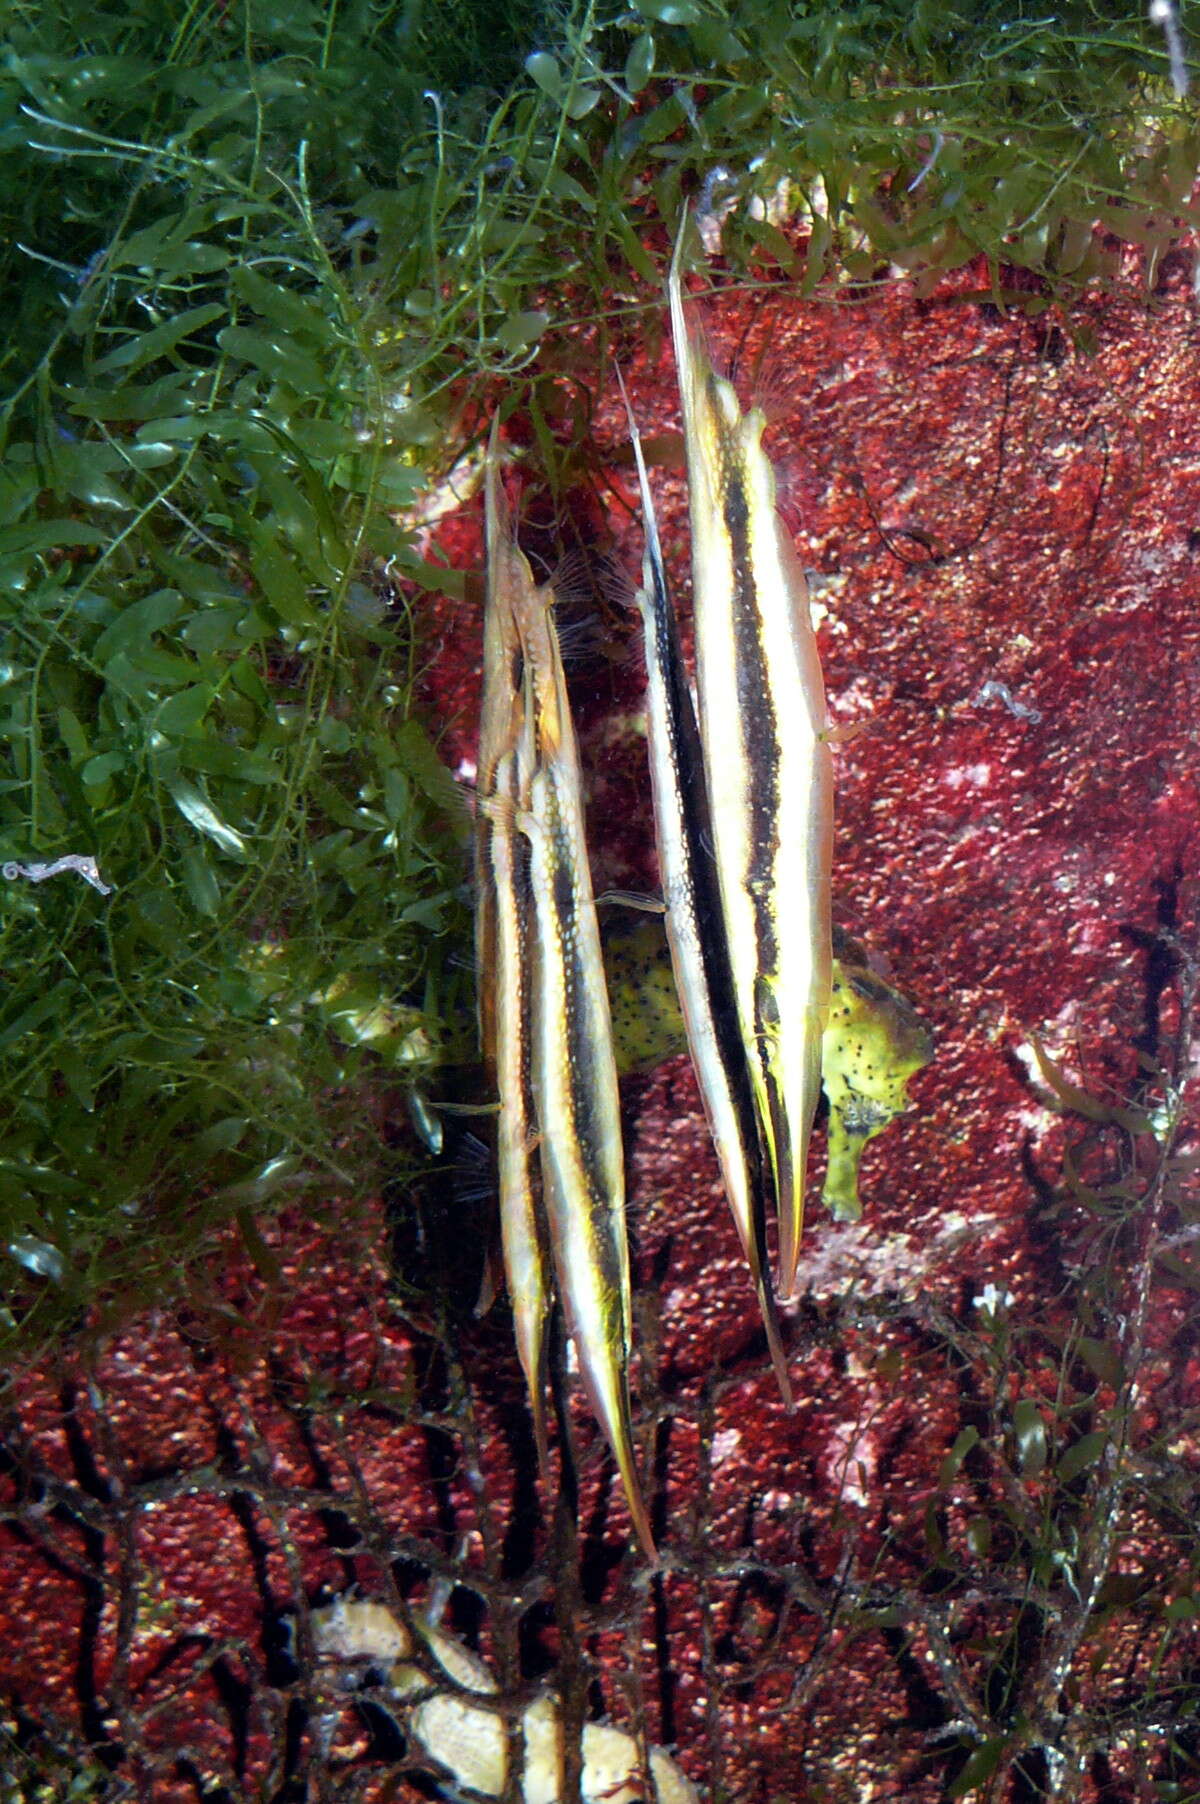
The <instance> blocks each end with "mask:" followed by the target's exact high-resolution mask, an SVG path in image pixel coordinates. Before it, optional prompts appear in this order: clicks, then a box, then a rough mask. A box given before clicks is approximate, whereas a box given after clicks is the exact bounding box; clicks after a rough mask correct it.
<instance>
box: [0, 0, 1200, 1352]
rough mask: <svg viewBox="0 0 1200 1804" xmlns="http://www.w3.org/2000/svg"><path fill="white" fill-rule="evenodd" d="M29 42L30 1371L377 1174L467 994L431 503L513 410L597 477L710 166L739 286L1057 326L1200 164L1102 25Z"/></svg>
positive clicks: (289, 17) (5, 411)
mask: <svg viewBox="0 0 1200 1804" xmlns="http://www.w3.org/2000/svg"><path fill="white" fill-rule="evenodd" d="M7 26H8V31H7V41H6V49H5V56H4V60H3V65H2V66H0V143H2V145H3V148H4V151H5V156H4V158H3V161H2V167H0V220H2V222H3V226H4V231H3V233H0V292H2V296H3V305H4V316H5V320H6V338H5V344H4V347H3V349H2V350H0V441H2V448H3V468H2V474H0V577H2V581H0V596H2V598H3V599H2V603H0V605H2V607H3V616H4V626H5V634H6V637H5V651H4V657H3V663H2V665H0V679H2V680H0V708H2V711H3V725H4V730H5V734H6V737H7V739H8V741H9V743H10V745H11V746H12V748H13V749H12V762H11V767H10V769H9V770H8V772H7V773H6V775H5V778H4V782H3V785H2V786H0V858H2V860H3V862H4V863H5V864H21V865H24V866H25V867H29V866H33V865H40V864H45V863H47V862H52V861H53V860H55V859H57V858H59V857H62V856H64V855H77V856H85V857H94V858H95V859H96V860H97V863H98V867H99V871H100V873H101V877H102V879H103V881H104V882H105V883H106V884H107V885H109V886H110V888H111V893H110V894H107V895H103V894H101V892H100V891H99V890H96V889H93V888H91V887H89V886H88V885H87V884H86V883H85V882H84V881H83V880H82V879H80V878H78V877H77V876H74V875H72V874H70V873H66V874H63V875H60V876H58V877H55V878H54V879H47V880H46V881H45V882H44V883H41V884H36V883H34V882H33V881H31V880H30V879H28V878H21V877H17V878H12V879H6V880H5V882H4V885H3V889H2V890H0V947H2V951H3V961H4V970H5V976H6V985H5V995H4V1001H3V1007H2V1011H0V1117H2V1118H3V1123H4V1139H3V1149H2V1154H0V1246H3V1247H5V1248H7V1254H6V1258H7V1262H8V1271H7V1273H6V1277H7V1286H6V1288H7V1290H8V1292H9V1300H8V1303H7V1305H6V1309H7V1313H6V1315H5V1316H4V1319H3V1323H2V1324H0V1331H2V1332H3V1333H4V1334H5V1335H6V1336H8V1337H9V1338H10V1339H13V1338H14V1337H15V1340H16V1342H18V1343H20V1344H24V1345H26V1346H31V1345H33V1344H34V1343H35V1341H36V1338H37V1336H38V1335H39V1334H41V1333H45V1332H50V1331H51V1330H53V1329H56V1328H58V1327H61V1326H62V1325H63V1324H65V1323H68V1322H74V1321H78V1320H79V1319H81V1315H82V1313H83V1312H85V1311H86V1309H87V1307H88V1306H89V1304H90V1303H91V1302H92V1301H93V1300H95V1299H97V1298H99V1299H101V1300H103V1299H105V1298H110V1299H111V1298H116V1297H120V1298H121V1299H122V1306H128V1305H129V1304H130V1303H136V1302H138V1301H145V1300H147V1299H149V1298H157V1297H159V1296H160V1295H164V1294H166V1293H167V1292H168V1291H169V1290H170V1289H171V1288H172V1287H173V1286H177V1284H178V1283H179V1282H180V1281H181V1279H180V1274H181V1273H185V1272H186V1268H187V1265H188V1261H189V1259H190V1258H191V1256H192V1253H193V1252H194V1250H195V1249H196V1248H197V1247H198V1246H200V1245H202V1244H203V1242H204V1237H205V1234H206V1231H207V1230H208V1228H209V1227H210V1226H211V1225H212V1224H213V1223H215V1222H216V1221H219V1220H222V1219H225V1218H226V1217H227V1216H228V1215H229V1214H231V1213H232V1214H235V1215H236V1214H238V1212H239V1211H240V1212H241V1214H242V1216H243V1218H245V1219H247V1220H249V1219H250V1218H251V1216H252V1214H253V1212H254V1211H255V1210H258V1209H260V1208H262V1209H265V1208H268V1207H277V1206H279V1205H280V1203H281V1202H283V1201H286V1200H288V1199H289V1198H292V1197H294V1196H296V1195H297V1194H300V1193H303V1194H304V1195H305V1196H306V1198H307V1199H308V1201H309V1203H310V1204H311V1203H312V1202H313V1201H314V1200H315V1199H319V1198H320V1197H322V1196H326V1195H330V1194H332V1193H333V1192H336V1191H342V1192H344V1191H347V1190H349V1189H354V1190H358V1191H365V1190H368V1189H369V1188H370V1187H371V1186H373V1185H375V1184H377V1183H379V1182H381V1181H382V1180H383V1179H384V1177H385V1176H386V1175H387V1174H388V1173H389V1172H391V1171H393V1170H394V1169H395V1166H396V1161H397V1159H398V1158H399V1157H400V1155H399V1154H398V1153H397V1152H396V1151H395V1150H394V1149H393V1148H391V1147H389V1146H388V1144H387V1143H386V1136H384V1135H383V1134H382V1133H381V1130H380V1128H379V1125H378V1123H379V1107H378V1105H377V1101H376V1097H375V1094H374V1093H375V1092H377V1091H379V1090H380V1089H386V1087H387V1086H388V1085H389V1084H392V1083H394V1082H395V1081H396V1073H397V1070H398V1068H403V1070H404V1073H405V1075H406V1076H407V1075H409V1073H410V1068H413V1067H417V1068H419V1067H420V1066H421V1065H422V1063H423V1062H429V1063H432V1062H434V1061H435V1060H436V1056H437V1050H438V1046H439V1043H440V1042H441V1040H442V1039H443V1038H444V1037H445V1035H446V1033H447V1031H448V1029H447V1023H454V1022H456V1021H457V1020H458V1019H459V1018H461V1017H462V1016H463V1015H464V1014H465V1012H466V1011H467V1010H468V1009H469V1006H470V1004H469V999H468V997H467V996H466V993H465V992H466V988H467V979H466V977H465V976H464V975H463V974H461V973H460V972H459V971H458V970H457V968H456V966H455V963H454V959H453V956H452V954H453V952H454V949H455V947H456V946H457V945H460V944H462V943H464V942H465V939H466V936H467V929H466V899H465V897H464V895H463V892H462V885H463V875H464V868H465V867H464V861H463V856H462V847H461V837H462V832H461V829H462V822H461V819H459V818H456V810H455V809H454V808H453V807H452V806H451V805H450V804H449V800H448V794H447V788H448V785H447V781H446V780H445V779H444V777H443V776H442V775H441V773H440V772H439V771H438V770H437V766H436V759H435V758H434V756H433V741H432V739H431V737H430V735H429V733H428V731H427V730H426V729H425V728H424V727H423V726H422V724H421V723H420V722H419V721H418V720H417V719H416V718H415V717H414V713H413V695H414V688H415V684H416V680H417V677H418V675H419V672H420V669H421V663H422V659H423V657H424V656H425V655H426V653H425V651H424V650H423V648H422V646H421V644H420V640H419V634H418V631H417V628H416V625H415V617H414V611H413V610H414V605H415V603H416V602H417V601H418V600H419V597H420V595H421V593H422V592H423V591H425V590H429V589H438V588H442V589H444V590H446V591H447V592H448V593H450V594H452V595H458V596H460V597H461V596H462V595H463V593H464V584H463V577H462V573H461V572H458V573H455V572H448V571H446V570H444V569H443V568H442V567H441V566H440V565H439V564H438V563H436V562H430V561H429V560H428V559H427V557H426V556H425V555H424V553H423V551H422V548H421V546H422V541H421V540H420V537H419V533H418V530H417V511H418V509H419V507H420V505H421V503H422V500H423V498H424V497H425V496H426V494H427V492H428V491H429V489H430V488H431V486H433V485H435V484H436V483H437V482H438V481H439V479H440V478H441V477H442V476H443V475H444V473H445V471H446V469H447V468H448V467H449V466H450V465H451V463H452V462H453V461H454V460H455V459H456V458H457V457H458V455H459V454H460V453H461V452H462V451H464V450H465V449H469V448H470V446H471V443H472V441H473V440H474V439H475V437H476V436H477V432H478V418H479V413H480V411H481V409H483V408H485V407H487V406H490V405H492V404H493V403H494V401H495V399H496V397H497V396H498V395H499V396H501V397H502V404H503V405H504V406H505V407H506V408H515V407H518V406H523V405H526V406H527V407H528V410H529V417H530V420H531V422H532V425H533V429H534V433H535V437H536V442H537V447H538V452H539V455H540V457H541V459H542V461H543V463H544V464H545V465H546V468H547V474H548V476H549V477H550V478H551V479H552V480H553V479H554V478H555V477H556V476H561V474H562V468H563V465H564V462H565V460H566V459H567V458H569V457H571V456H578V455H582V454H583V453H584V450H585V447H586V440H587V435H588V430H589V420H590V408H591V396H592V395H593V394H594V392H595V390H596V388H597V386H598V384H599V382H600V379H601V370H602V362H603V357H604V355H605V351H606V347H607V345H608V343H609V341H610V340H611V339H612V338H613V337H614V335H618V334H625V333H629V332H633V331H637V332H640V333H643V334H647V333H657V332H658V331H659V330H661V294H660V277H661V262H662V253H663V250H664V248H665V245H666V242H667V238H668V234H669V232H670V231H671V230H672V229H673V227H674V224H675V222H676V220H677V217H678V214H679V209H680V206H681V204H682V202H683V200H684V198H685V196H687V195H689V194H696V193H704V192H708V193H710V194H712V195H715V193H716V189H714V188H712V187H711V185H710V178H714V171H715V170H716V169H717V168H718V167H724V168H725V170H726V171H727V175H726V177H724V178H722V181H723V183H724V186H723V188H722V189H721V192H722V193H723V194H725V196H726V198H733V199H735V200H736V201H737V202H738V203H739V204H738V205H737V206H736V208H735V209H734V210H733V211H732V212H731V213H730V215H729V217H728V219H727V220H726V224H725V239H724V248H725V250H726V253H727V255H728V257H729V259H730V263H731V267H732V269H733V270H734V271H735V272H736V273H737V275H738V277H739V279H741V280H743V281H746V282H761V281H773V280H777V279H779V277H780V276H781V275H782V276H786V277H787V278H788V279H790V280H791V281H793V282H795V283H797V284H798V286H799V289H800V291H801V292H802V293H804V294H808V295H813V296H816V297H818V298H821V297H825V296H834V295H843V294H846V295H852V294H853V293H854V292H855V285H860V284H862V283H863V282H875V281H881V280H888V279H892V272H894V271H896V270H900V271H906V272H908V273H909V274H910V275H911V276H912V277H913V279H914V280H915V281H916V282H917V283H918V285H919V286H920V285H928V284H930V283H933V282H935V281H936V280H938V279H939V278H940V276H941V274H942V273H943V272H946V271H950V270H954V269H957V268H960V267H962V266H964V265H966V264H968V263H970V262H972V260H978V261H979V284H978V290H979V292H983V293H987V294H990V295H991V296H992V297H993V298H996V299H1000V300H1002V301H1003V300H1004V299H1005V297H1006V296H1015V298H1016V300H1017V302H1019V304H1021V305H1023V306H1027V307H1040V306H1044V305H1046V304H1047V302H1048V301H1050V300H1052V299H1053V298H1054V297H1055V296H1069V295H1070V294H1071V293H1074V292H1077V291H1078V290H1080V289H1081V288H1083V287H1086V286H1087V285H1088V284H1089V283H1103V282H1110V283H1111V282H1112V281H1114V280H1116V279H1117V277H1118V274H1119V269H1118V264H1119V257H1118V251H1119V248H1120V245H1121V244H1122V243H1125V244H1130V243H1133V244H1136V245H1139V246H1141V247H1142V248H1143V250H1144V253H1145V255H1144V263H1143V274H1144V277H1145V281H1146V283H1147V285H1150V284H1151V283H1152V281H1153V277H1154V274H1155V271H1156V269H1157V267H1158V264H1159V262H1160V260H1161V257H1162V255H1163V253H1164V251H1165V250H1166V249H1168V248H1169V247H1170V245H1171V244H1173V243H1174V242H1176V241H1177V240H1178V238H1179V237H1180V235H1181V234H1182V232H1183V231H1184V230H1185V229H1187V227H1188V225H1189V223H1190V221H1191V217H1192V215H1191V210H1190V203H1189V198H1188V195H1189V185H1190V180H1191V172H1192V171H1193V170H1194V168H1195V166H1196V162H1197V135H1196V127H1195V124H1194V121H1193V119H1192V116H1191V114H1190V113H1189V111H1188V110H1187V108H1186V107H1185V106H1184V105H1182V104H1181V103H1180V102H1179V101H1178V100H1177V99H1176V98H1175V96H1174V94H1173V93H1172V90H1171V88H1170V85H1169V82H1168V64H1167V54H1166V48H1165V44H1164V42H1163V39H1162V34H1161V33H1160V32H1159V31H1158V30H1157V28H1156V27H1155V26H1154V25H1153V24H1152V23H1151V22H1149V21H1148V20H1147V19H1146V18H1145V16H1144V14H1143V12H1142V10H1141V9H1139V8H1136V7H1132V6H1124V5H1101V4H1096V5H1092V6H1087V5H1080V4H1074V5H1069V6H1067V7H1066V8H1065V9H1060V10H1059V11H1058V12H1057V13H1056V14H1055V16H1054V18H1053V19H1050V18H1048V17H1046V16H1044V13H1043V11H1042V10H1040V9H1039V10H1034V9H1031V8H1029V7H1028V6H1025V5H1016V6H1009V7H1005V8H1003V9H998V8H995V7H993V6H990V5H984V4H979V5H966V4H963V5H959V6H957V7H951V8H946V7H943V6H940V5H939V6H935V5H933V4H926V3H925V0H918V4H916V5H911V4H908V3H907V0H906V3H905V4H900V0H873V3H871V4H861V5H857V6H854V7H850V8H841V9H830V8H828V7H826V6H823V5H817V4H815V3H814V4H791V3H788V4H784V3H783V0H740V3H735V4H717V3H716V0H637V4H635V5H632V6H628V5H624V4H617V3H616V0H575V3H573V4H568V5H554V6H550V5H548V6H546V7H544V8H537V9H528V8H525V7H518V6H517V5H516V4H515V0H511V3H506V4H504V5H502V6H499V7H489V8H483V7H480V6H478V5H467V4H464V3H463V0H445V3H444V4H441V5H438V6H434V5H432V4H425V5H422V4H420V3H419V0H399V3H397V4H388V3H387V0H378V3H376V4H370V3H369V0H344V3H342V4H337V3H335V0H298V3H297V4H295V5H289V6H287V7H278V6H271V5H267V4H258V3H257V0H234V3H233V4H230V5H228V6H216V5H208V4H201V3H200V0H192V3H190V4H187V5H185V6H183V7H181V8H177V9H162V8H158V7H153V6H149V5H137V4H135V5H132V6H130V5H122V6H120V7H118V6H116V5H115V4H114V3H113V0H98V3H96V4H88V5H87V6H86V7H85V6H84V5H82V4H81V3H80V0H55V3H54V4H51V5H48V6H40V5H39V6H33V5H32V4H29V3H28V0H15V4H14V5H13V6H12V7H11V8H10V10H9V14H8V18H7ZM714 179H715V178H714ZM714 204H715V201H714ZM777 206H778V208H780V209H782V211H780V212H777V211H776V210H775V209H776V207H777ZM1096 221H1099V222H1100V224H1101V225H1102V226H1103V227H1104V228H1106V230H1105V231H1104V232H1093V230H1092V226H1093V222H1096ZM784 226H786V230H785V229H784ZM1014 272H1016V273H1014ZM1018 276H1019V277H1020V280H1018V279H1017V278H1018ZM381 571H384V572H386V576H381V575H380V574H379V573H380V572H381ZM330 998H333V1006H332V1007H331V1006H330ZM380 1011H382V1013H380ZM385 1019H386V1020H387V1021H390V1022H392V1023H393V1024H398V1025H395V1031H392V1029H390V1028H389V1029H380V1031H375V1029H379V1028H380V1023H381V1022H383V1021H384V1020H385ZM364 1022H368V1023H373V1024H374V1026H373V1028H372V1031H369V1032H368V1031H365V1030H364V1027H363V1023H364Z"/></svg>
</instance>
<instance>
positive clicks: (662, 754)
mask: <svg viewBox="0 0 1200 1804" xmlns="http://www.w3.org/2000/svg"><path fill="white" fill-rule="evenodd" d="M617 379H618V381H620V380H621V378H620V372H619V371H618V376H617ZM621 393H622V396H623V397H624V400H625V409H626V412H627V414H628V416H629V432H630V440H631V443H632V445H633V454H634V459H635V461H636V464H637V473H638V483H639V485H640V488H641V496H642V515H643V521H644V532H645V557H644V564H643V574H642V584H643V586H642V588H641V589H640V590H639V591H638V595H637V602H638V608H639V611H640V613H641V616H642V635H643V640H644V644H645V655H646V684H647V715H648V723H647V736H648V740H649V748H650V780H651V788H652V790H653V795H654V832H655V840H656V842H657V846H658V862H659V871H660V875H661V880H662V891H663V902H664V904H665V910H666V912H665V925H666V930H667V941H668V944H669V946H670V949H671V964H672V967H673V969H674V972H675V983H676V987H677V989H678V992H679V1000H680V1005H681V1007H682V1010H683V1019H684V1025H685V1028H686V1031H687V1041H688V1048H689V1051H690V1052H691V1056H692V1063H693V1065H694V1067H695V1070H696V1077H697V1081H698V1083H699V1086H700V1094H701V1097H702V1098H703V1101H704V1109H705V1113H706V1114H707V1116H708V1125H709V1128H710V1130H711V1133H712V1137H713V1142H714V1145H715V1146H716V1150H717V1157H718V1159H719V1161H720V1165H721V1174H722V1177H723V1178H724V1181H725V1194H726V1196H727V1197H728V1199H729V1206H730V1209H731V1210H732V1211H733V1219H734V1221H735V1222H736V1224H737V1230H738V1235H739V1238H740V1239H741V1243H742V1250H743V1252H744V1253H745V1256H746V1262H747V1264H748V1265H749V1267H750V1276H751V1279H752V1281H753V1283H754V1288H755V1291H756V1293H757V1296H758V1304H759V1309H760V1311H761V1314H762V1319H763V1326H764V1328H765V1329H766V1335H767V1346H768V1348H769V1350H770V1354H771V1363H772V1364H773V1366H774V1367H775V1375H776V1377H777V1379H778V1380H779V1388H780V1390H781V1392H782V1393H783V1398H784V1401H785V1403H786V1404H787V1406H788V1408H789V1409H790V1408H791V1407H792V1406H793V1399H792V1388H791V1384H790V1382H789V1379H788V1371H787V1356H786V1354H785V1353H784V1350H783V1345H782V1343H781V1341H780V1338H779V1326H778V1322H777V1320H776V1315H775V1304H774V1299H773V1297H772V1295H771V1290H770V1283H769V1279H768V1277H767V1272H766V1269H765V1266H766V1233H765V1225H764V1215H763V1168H762V1154H761V1150H760V1147H759V1141H758V1127H757V1123H756V1120H755V1113H754V1094H753V1091H752V1089H751V1086H750V1077H749V1073H748V1071H747V1068H746V1059H745V1055H744V1052H743V1049H742V1041H741V1034H740V1032H739V1029H738V1015H737V1004H736V999H735V996H734V988H733V973H732V971H731V969H730V962H729V949H728V946H727V945H726V941H725V934H724V930H723V927H722V921H721V897H720V888H719V885H718V881H717V870H716V865H715V864H714V862H713V857H712V854H711V852H710V851H709V850H708V849H707V848H708V846H709V845H711V843H712V839H711V834H712V826H711V822H710V819H709V807H708V795H707V791H706V789H705V785H704V767H703V761H702V756H701V749H700V733H699V730H698V728H697V726H696V715H695V710H694V708H693V706H692V697H691V693H690V691H689V689H688V683H687V672H686V670H685V669H684V664H683V656H682V653H681V652H680V649H679V634H678V631H677V628H676V624H675V611H674V608H673V607H672V605H671V597H670V594H669V592H668V589H667V578H666V571H665V570H664V568H663V560H662V550H661V547H660V545H659V538H658V524H657V520H656V518H655V513H654V500H653V497H652V495H651V493H650V483H649V479H648V477H647V475H646V464H645V459H644V458H643V456H642V445H641V439H640V437H639V434H638V429H637V424H636V422H635V420H634V417H633V412H632V409H631V408H630V406H629V397H628V395H626V394H625V385H624V382H621Z"/></svg>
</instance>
